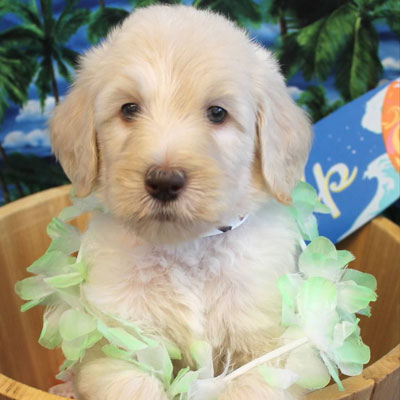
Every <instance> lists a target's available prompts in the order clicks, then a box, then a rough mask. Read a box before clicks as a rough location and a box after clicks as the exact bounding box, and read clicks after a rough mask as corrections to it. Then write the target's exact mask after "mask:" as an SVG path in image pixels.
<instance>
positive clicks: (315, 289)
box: [297, 277, 339, 348]
mask: <svg viewBox="0 0 400 400" xmlns="http://www.w3.org/2000/svg"><path fill="white" fill-rule="evenodd" d="M297 304H298V310H299V313H300V316H301V318H302V321H303V328H304V330H305V332H306V334H307V336H308V337H309V338H310V340H311V341H312V342H313V344H314V345H315V346H317V347H321V346H322V348H324V347H325V346H327V344H328V343H330V342H331V341H332V340H333V329H334V326H335V325H336V324H337V323H338V321H339V317H338V315H337V312H336V305H337V291H336V286H335V284H334V283H332V282H331V281H329V280H327V279H325V278H319V277H314V278H309V279H308V280H307V281H306V282H305V283H304V285H303V287H302V288H301V289H300V291H299V295H298V298H297Z"/></svg>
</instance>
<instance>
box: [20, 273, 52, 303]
mask: <svg viewBox="0 0 400 400" xmlns="http://www.w3.org/2000/svg"><path fill="white" fill-rule="evenodd" d="M15 291H16V293H17V294H18V296H19V297H21V299H23V300H37V299H42V298H43V297H46V296H48V295H49V294H51V293H53V289H52V288H51V287H50V286H49V285H47V284H46V283H45V282H44V280H43V276H42V275H38V276H32V277H29V278H26V279H24V280H22V281H19V282H17V283H16V284H15Z"/></svg>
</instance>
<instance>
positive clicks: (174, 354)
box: [165, 341, 182, 360]
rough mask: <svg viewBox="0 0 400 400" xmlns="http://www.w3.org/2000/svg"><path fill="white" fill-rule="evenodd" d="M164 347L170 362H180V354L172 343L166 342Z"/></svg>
mask: <svg viewBox="0 0 400 400" xmlns="http://www.w3.org/2000/svg"><path fill="white" fill-rule="evenodd" d="M165 346H166V347H167V350H168V354H169V356H170V357H171V360H182V353H181V351H180V350H179V348H178V347H177V346H176V345H175V344H174V343H172V342H170V341H166V342H165Z"/></svg>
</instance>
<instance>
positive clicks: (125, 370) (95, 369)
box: [75, 358, 168, 400]
mask: <svg viewBox="0 0 400 400" xmlns="http://www.w3.org/2000/svg"><path fill="white" fill-rule="evenodd" d="M75 385H76V392H77V394H78V399H79V400H167V399H168V397H167V395H166V393H165V392H164V388H163V386H162V384H161V382H160V381H159V380H158V379H157V378H155V377H152V376H150V375H149V374H146V373H144V372H141V371H139V370H138V369H136V368H135V367H134V366H133V365H132V364H129V363H127V362H125V361H121V360H111V359H109V358H101V359H98V360H94V361H90V362H88V363H86V364H84V365H83V366H82V367H81V368H80V370H79V372H78V373H77V376H76V381H75Z"/></svg>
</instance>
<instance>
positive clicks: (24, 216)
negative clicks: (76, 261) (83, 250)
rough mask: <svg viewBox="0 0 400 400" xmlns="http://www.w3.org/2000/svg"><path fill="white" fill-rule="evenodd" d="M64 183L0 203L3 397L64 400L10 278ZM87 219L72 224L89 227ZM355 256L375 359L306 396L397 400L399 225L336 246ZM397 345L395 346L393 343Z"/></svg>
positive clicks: (382, 222) (55, 355)
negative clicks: (53, 389)
mask: <svg viewBox="0 0 400 400" xmlns="http://www.w3.org/2000/svg"><path fill="white" fill-rule="evenodd" d="M69 190H70V187H69V186H64V187H60V188H55V189H50V190H47V191H44V192H41V193H38V194H35V195H32V196H29V197H26V198H24V199H21V200H18V201H16V202H14V203H11V204H9V205H6V206H3V207H1V208H0V272H1V280H0V284H1V286H0V312H1V314H0V315H1V324H0V346H1V347H0V372H1V373H0V399H19V400H25V399H26V400H41V399H43V400H52V399H54V400H56V399H63V398H62V397H59V396H54V395H51V394H48V393H46V392H45V391H46V390H47V389H48V388H49V387H50V386H53V385H54V384H56V383H58V382H56V380H55V378H54V376H55V375H56V373H57V371H58V367H59V365H60V364H61V363H62V361H63V357H62V354H61V353H60V352H59V351H55V350H46V349H44V348H43V347H41V346H40V345H39V344H38V343H37V339H38V337H39V334H40V330H41V327H42V313H43V310H41V309H32V310H30V311H28V312H26V313H21V312H20V311H19V308H20V306H21V304H22V301H21V300H20V299H19V298H18V297H17V296H16V295H15V293H14V285H15V282H17V281H19V280H21V279H23V278H25V277H26V276H27V275H28V273H27V272H26V267H27V266H28V265H30V264H31V263H32V262H33V261H34V260H35V259H36V258H38V257H39V256H41V255H42V254H43V252H44V251H45V250H46V249H47V246H48V245H49V242H50V240H49V238H48V237H47V235H46V226H47V224H48V223H49V221H50V220H51V218H52V217H54V216H55V215H57V214H58V213H59V211H60V210H61V209H63V208H64V207H65V206H67V205H68V204H69V196H68V194H69ZM86 222H87V221H86V218H85V217H82V218H81V219H80V220H78V221H77V225H78V226H79V227H80V228H84V227H85V226H86ZM339 247H340V248H346V249H348V250H350V251H352V252H353V253H354V254H355V255H356V257H357V260H356V261H355V262H354V263H352V267H353V268H356V269H359V270H361V271H364V272H370V273H373V274H374V275H375V276H376V278H377V280H378V295H379V299H378V301H377V302H376V303H375V304H374V305H373V308H372V315H373V316H372V318H370V319H368V318H362V322H361V328H362V332H363V339H364V341H365V342H366V343H367V344H368V345H369V346H371V352H372V358H371V363H370V366H368V368H366V369H365V370H364V372H363V374H362V376H358V377H352V378H347V379H345V380H344V387H345V389H346V390H345V392H339V391H338V389H337V386H336V385H335V384H332V385H331V386H328V387H326V388H325V389H322V390H319V391H316V392H313V393H311V394H309V395H308V396H307V399H309V400H334V399H335V400H339V399H341V400H344V399H352V400H367V399H373V400H398V399H400V362H399V359H400V346H399V345H398V343H399V342H400V338H399V335H400V302H399V299H400V276H399V275H400V262H399V259H400V228H399V227H398V226H397V225H395V224H393V223H392V222H391V221H389V220H387V219H385V218H382V217H378V218H376V219H375V220H373V221H372V222H370V223H369V224H368V225H366V226H365V227H364V228H362V229H361V230H360V231H358V232H357V233H356V234H354V235H352V236H351V237H349V238H348V239H346V240H345V241H344V242H343V243H341V244H340V246H339ZM396 346H397V347H396Z"/></svg>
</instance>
